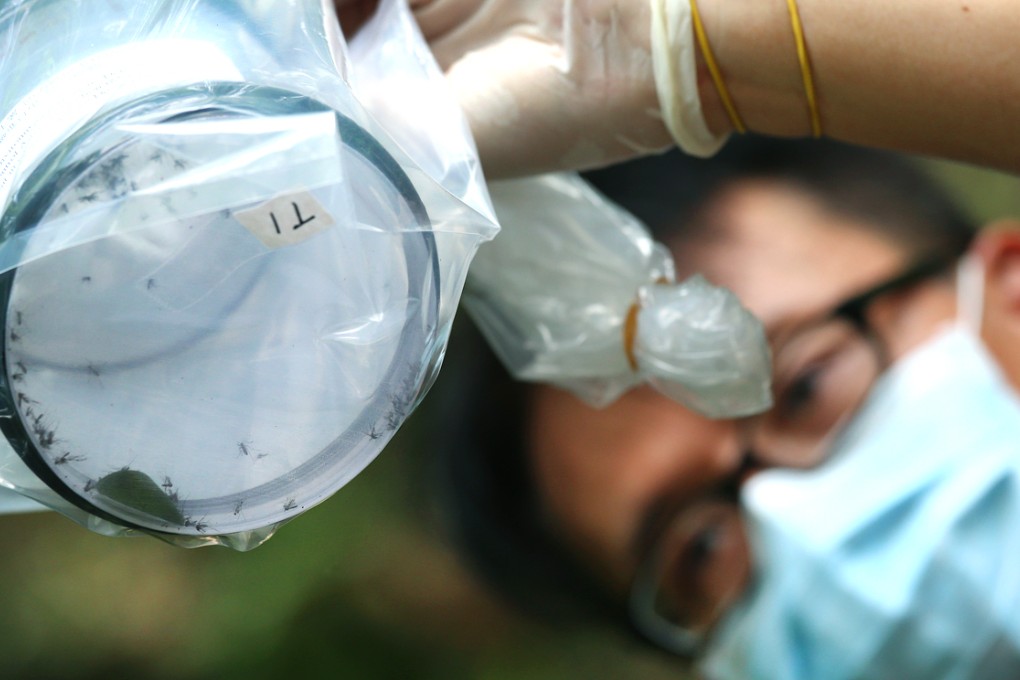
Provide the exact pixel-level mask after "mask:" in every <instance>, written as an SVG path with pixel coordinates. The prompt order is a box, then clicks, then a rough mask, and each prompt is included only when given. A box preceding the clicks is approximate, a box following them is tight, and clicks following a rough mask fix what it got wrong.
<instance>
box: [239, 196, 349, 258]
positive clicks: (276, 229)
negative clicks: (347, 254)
mask: <svg viewBox="0 0 1020 680" xmlns="http://www.w3.org/2000/svg"><path fill="white" fill-rule="evenodd" d="M234 219H236V220H237V221H238V222H240V223H241V224H242V225H243V226H244V228H245V229H247V230H248V231H250V232H251V233H252V234H254V235H255V236H256V237H257V238H258V240H260V241H262V243H263V244H265V246H266V247H267V248H273V249H275V248H282V247H284V246H292V245H296V244H298V243H301V242H302V241H307V240H308V239H310V238H311V237H312V236H315V235H316V234H319V233H321V232H323V231H326V230H327V229H329V228H330V227H332V226H333V225H334V224H336V220H334V219H333V216H332V215H330V214H329V212H327V211H326V209H325V208H324V207H323V206H322V204H321V203H320V202H319V201H318V199H317V198H315V196H313V195H312V194H310V193H308V192H307V191H299V192H295V193H292V194H286V195H284V196H277V197H276V198H274V199H273V200H271V201H267V202H266V203H263V204H261V205H258V206H256V207H254V208H249V209H247V210H238V211H237V212H235V213H234Z"/></svg>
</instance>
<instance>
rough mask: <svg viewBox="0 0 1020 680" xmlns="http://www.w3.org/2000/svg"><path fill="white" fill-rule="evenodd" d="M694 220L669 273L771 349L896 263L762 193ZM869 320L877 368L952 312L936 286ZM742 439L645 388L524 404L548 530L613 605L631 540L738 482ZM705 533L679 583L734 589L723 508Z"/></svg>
mask: <svg viewBox="0 0 1020 680" xmlns="http://www.w3.org/2000/svg"><path fill="white" fill-rule="evenodd" d="M703 219H704V220H705V225H704V226H705V227H706V232H707V233H708V234H710V236H709V237H708V238H706V239H703V240H701V241H700V242H698V243H697V244H692V245H687V246H685V247H684V249H683V250H680V249H679V248H676V247H675V248H674V251H675V252H674V257H675V258H676V260H677V265H678V269H679V270H680V272H681V273H684V272H686V273H693V272H695V271H700V272H702V273H704V274H705V275H706V276H707V277H708V278H709V279H710V280H711V281H712V282H713V283H716V284H720V285H723V286H726V287H728V288H730V289H731V290H732V291H733V292H734V293H735V294H736V295H737V296H738V297H739V298H740V299H741V301H742V302H743V303H744V305H745V306H747V307H748V308H749V309H750V310H751V311H752V312H753V313H755V314H756V315H757V316H758V317H759V318H760V319H761V320H762V322H763V323H764V325H765V330H766V333H767V334H768V336H769V337H770V339H772V338H777V337H782V336H783V333H784V331H786V330H787V329H790V328H796V327H797V326H798V325H799V324H802V323H803V322H805V321H806V320H808V319H811V318H814V317H816V316H818V315H819V314H822V313H824V312H825V311H826V310H830V309H832V308H833V307H834V306H835V305H837V304H839V303H840V302H841V301H842V300H843V299H845V298H847V297H849V296H851V295H853V294H854V293H857V292H860V291H862V290H864V289H867V288H869V287H870V286H872V285H874V284H876V283H877V282H879V281H882V280H883V279H885V278H888V277H890V276H892V275H894V274H896V273H897V272H899V271H900V270H901V269H902V268H904V266H906V264H907V262H906V261H905V258H904V255H903V254H902V253H901V252H900V251H899V250H897V249H896V248H895V247H894V246H892V245H891V244H890V243H889V242H886V241H884V240H883V239H881V238H880V237H878V236H877V235H876V234H875V231H874V230H873V229H871V230H869V229H866V228H862V227H861V226H860V224H858V223H855V221H854V220H853V219H851V218H848V217H845V216H842V215H838V214H835V213H833V212H831V211H829V210H828V209H827V208H826V207H825V206H824V205H823V204H821V203H820V202H818V201H817V199H814V198H813V197H811V196H810V195H809V194H807V193H804V192H802V191H800V190H797V189H795V188H793V187H790V186H786V185H783V184H779V183H775V182H764V181H761V182H744V183H739V184H735V185H733V186H731V187H729V188H728V189H726V190H725V191H724V192H723V193H721V194H720V195H719V196H718V197H717V198H716V199H714V200H713V201H712V203H711V205H710V206H709V207H708V210H707V211H706V212H705V214H704V215H703ZM674 245H676V244H674ZM875 307H876V309H874V310H873V311H874V315H875V316H876V317H877V318H876V320H875V322H876V323H877V324H878V325H879V326H881V327H882V329H881V330H882V333H883V337H884V338H885V339H887V342H888V346H887V351H888V354H889V358H895V357H897V356H900V355H902V354H903V353H904V352H906V351H907V350H909V349H911V348H912V347H914V346H916V345H917V344H919V343H920V342H922V341H923V340H924V339H926V338H927V337H930V336H931V335H932V333H933V332H934V331H935V329H936V328H937V327H938V325H939V324H940V323H941V322H943V321H945V320H947V319H949V318H952V317H953V315H954V312H955V302H954V297H953V293H952V290H951V286H949V285H946V284H938V285H936V284H931V285H928V286H922V287H918V289H916V290H911V291H910V292H909V295H908V294H907V293H904V294H902V295H894V296H890V299H888V300H883V301H882V304H881V305H880V304H878V303H876V305H875ZM839 370H840V369H839V368H838V367H837V368H836V369H833V370H831V371H829V372H828V373H826V374H822V375H820V376H818V377H817V380H819V381H830V382H833V383H838V381H840V380H841V379H843V378H844V377H845V376H841V375H840V373H839ZM842 370H844V371H847V370H852V368H845V369H842ZM820 387H821V388H822V389H825V387H826V386H825V385H824V383H823V384H822V385H821V386H820ZM744 431H745V430H744V427H743V424H742V423H737V422H734V421H713V420H709V419H707V418H704V417H701V416H699V415H698V414H696V413H693V412H691V411H688V410H686V409H684V408H683V407H681V406H679V405H678V404H676V403H675V402H673V401H671V400H669V399H667V398H666V397H664V396H661V395H659V394H658V393H656V392H654V391H653V390H651V389H650V388H647V387H642V388H638V389H636V390H633V391H631V392H629V393H628V394H626V395H624V396H623V397H621V398H620V399H619V400H618V401H617V402H615V403H614V404H613V405H612V406H610V407H609V408H607V409H603V410H596V409H593V408H590V407H588V406H586V405H584V404H583V403H582V402H580V401H579V400H577V399H576V398H575V397H573V396H572V395H570V394H568V393H565V392H562V391H559V390H557V389H554V388H550V387H540V388H537V389H536V393H535V397H534V399H533V401H532V408H531V412H530V430H529V437H530V451H531V460H532V465H533V468H534V470H535V476H536V483H537V486H538V488H539V490H540V493H541V496H542V498H543V499H544V500H545V504H546V510H547V512H548V514H549V515H550V519H551V521H552V523H553V525H554V526H555V527H556V529H557V530H558V531H559V532H560V533H561V535H562V536H563V538H564V539H565V540H566V541H567V542H568V543H569V544H570V545H571V546H572V547H573V548H574V549H575V550H576V551H577V552H578V553H579V555H580V556H582V558H584V559H585V560H586V562H588V563H589V564H591V565H592V566H593V567H594V569H595V571H596V572H597V573H598V574H599V575H600V576H601V577H602V578H603V580H604V581H605V582H606V584H607V585H608V586H610V587H611V588H613V589H614V590H615V591H616V592H617V593H619V594H624V593H625V592H626V590H627V588H628V587H629V584H630V582H631V580H632V579H633V576H634V573H635V570H636V568H637V566H638V560H639V558H640V552H641V551H640V547H639V546H640V545H641V542H642V539H643V537H644V534H645V533H646V532H647V531H648V529H649V528H650V527H652V526H653V525H654V524H655V522H656V520H657V519H658V516H659V515H661V514H663V509H668V508H670V507H675V506H676V505H677V504H680V503H683V501H684V500H685V499H691V498H696V497H699V496H700V495H703V494H707V493H710V492H711V491H712V490H713V489H714V488H716V487H718V486H719V485H720V484H722V483H724V482H726V481H731V482H732V481H737V482H739V479H735V477H738V476H739V475H740V474H743V472H742V471H743V470H744V469H745V468H744V467H742V466H746V463H747V447H746V441H745V439H744V435H743V433H744ZM819 443H820V442H819ZM754 462H755V463H757V464H759V465H768V464H770V462H773V463H774V462H775V461H769V460H758V461H754ZM709 524H710V525H711V527H712V529H711V535H710V536H707V537H700V538H699V537H698V536H693V537H690V538H691V540H690V543H691V546H690V547H689V549H690V551H691V552H692V554H693V555H694V556H695V557H694V559H692V561H691V564H689V565H688V571H689V578H690V580H691V581H692V582H693V584H694V586H695V587H696V588H698V589H701V590H705V591H707V592H710V593H711V591H712V590H713V589H723V588H726V587H727V586H726V584H725V583H723V582H722V576H720V575H721V574H725V575H726V578H727V579H729V580H732V579H733V578H734V575H736V577H738V578H741V579H744V580H746V578H747V576H748V575H749V574H750V571H751V557H750V554H749V550H748V546H747V541H746V537H745V535H744V531H743V525H742V520H741V518H740V515H739V512H737V511H736V507H735V506H734V507H733V511H732V512H721V513H718V514H717V516H714V517H712V518H711V519H710V521H709ZM699 541H700V542H699Z"/></svg>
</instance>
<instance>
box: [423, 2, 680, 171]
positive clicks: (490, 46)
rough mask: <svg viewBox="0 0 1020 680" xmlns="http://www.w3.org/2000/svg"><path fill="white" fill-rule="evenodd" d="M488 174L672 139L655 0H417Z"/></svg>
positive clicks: (613, 154) (574, 164)
mask: <svg viewBox="0 0 1020 680" xmlns="http://www.w3.org/2000/svg"><path fill="white" fill-rule="evenodd" d="M412 6H413V7H414V14H415V17H416V18H417V19H418V23H419V25H420V26H421V28H422V31H423V33H424V34H425V38H426V40H428V41H429V44H430V45H431V47H432V50H433V52H434V53H435V55H436V58H437V59H438V61H439V63H440V65H441V66H442V67H443V68H444V70H446V71H447V75H448V79H449V82H450V83H451V85H452V87H453V88H454V91H455V95H456V97H457V98H458V100H459V101H460V103H461V105H462V107H463V108H464V110H465V112H466V114H467V117H468V120H469V122H470V124H471V127H472V130H473V131H474V134H475V139H476V141H477V143H478V146H479V152H480V155H481V158H482V164H483V166H484V168H485V171H486V174H487V175H488V176H490V177H505V176H514V175H524V174H533V173H536V172H539V171H545V170H551V169H568V168H573V169H580V168H588V167H595V166H600V165H606V164H609V163H612V162H615V161H619V160H623V159H625V158H628V157H632V156H636V155H640V154H646V153H651V152H653V151H658V150H661V149H664V148H667V147H668V146H670V144H671V142H672V140H671V137H670V133H669V131H668V130H667V128H666V126H665V124H664V123H663V121H662V118H661V116H660V114H659V103H658V97H657V94H656V88H655V82H654V77H653V74H652V58H651V42H650V41H651V14H650V7H649V4H648V0H415V1H414V2H412Z"/></svg>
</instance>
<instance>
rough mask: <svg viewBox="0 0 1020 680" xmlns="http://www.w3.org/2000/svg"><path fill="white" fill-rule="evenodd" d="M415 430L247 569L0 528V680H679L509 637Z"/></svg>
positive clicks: (1002, 197)
mask: <svg viewBox="0 0 1020 680" xmlns="http://www.w3.org/2000/svg"><path fill="white" fill-rule="evenodd" d="M931 166H932V168H933V169H934V170H935V172H936V173H937V174H938V175H939V176H941V177H943V178H945V179H946V180H947V181H948V182H949V183H950V190H951V191H954V192H956V193H957V194H958V195H959V196H960V197H961V198H962V199H963V200H964V201H965V202H966V203H967V204H968V205H969V206H970V208H971V210H972V212H973V214H974V215H975V216H976V217H977V218H979V219H981V220H986V219H992V218H995V217H1000V216H1003V215H1017V216H1020V183H1018V180H1017V178H1016V177H1011V176H1004V175H999V174H996V173H990V172H987V171H982V170H978V169H976V168H971V167H968V166H961V165H957V164H949V163H941V162H932V163H931ZM451 351H456V348H455V347H454V348H452V349H451ZM427 404H428V400H426V405H427ZM425 417H427V409H426V411H425V413H424V414H423V413H419V414H416V416H415V417H414V418H412V420H411V422H410V423H409V424H408V425H407V426H405V428H404V429H403V430H402V431H401V433H400V434H399V435H398V437H397V438H396V439H395V440H394V441H393V442H392V443H391V445H390V446H389V447H388V448H387V450H386V451H385V452H384V453H383V455H382V456H380V458H379V459H378V460H377V461H376V462H375V463H373V464H372V465H370V466H369V468H368V469H367V470H366V471H365V472H364V473H362V474H361V475H360V476H359V477H358V478H357V479H355V480H354V481H353V482H352V483H350V484H349V485H348V486H347V487H345V488H344V489H343V490H342V491H341V492H340V493H338V494H337V495H335V496H334V497H333V498H331V499H330V500H328V501H326V502H325V503H323V504H322V505H320V506H319V507H317V508H314V509H312V510H311V511H309V512H308V513H307V514H305V515H303V516H301V517H299V518H297V519H296V520H295V521H293V522H292V523H291V524H289V525H287V526H285V527H283V528H282V529H281V530H280V532H279V534H278V535H277V536H276V537H275V538H273V539H272V540H271V541H269V542H268V543H267V544H266V545H264V546H262V547H260V548H258V549H256V550H254V551H253V552H250V553H244V554H242V553H235V552H232V551H230V550H227V549H221V548H202V549H197V550H183V549H180V548H174V547H171V546H168V545H165V544H163V543H161V542H159V541H157V540H154V539H149V538H136V539H111V538H104V537H101V536H97V535H93V534H91V533H89V532H88V531H86V530H84V529H82V528H81V527H79V526H77V525H76V524H73V523H71V522H70V521H68V520H65V519H64V518H62V517H60V516H57V515H54V514H36V515H25V516H15V517H2V518H0V612H2V615H0V677H2V678H5V679H21V678H26V679H30V678H66V679H68V680H74V679H90V678H96V679H99V678H103V679H107V678H141V679H148V678H152V679H161V678H174V679H175V680H186V679H189V678H190V679H195V680H199V679H203V678H217V679H220V680H231V679H233V678H237V679H238V680H240V679H242V678H243V679H245V680H258V679H260V678H281V677H288V678H302V679H305V678H320V677H330V678H365V679H368V680H371V679H380V680H383V679H387V680H388V679H390V678H393V679H396V678H414V679H421V680H431V679H433V678H435V679H437V680H438V679H443V680H460V679H469V678H470V679H478V680H553V679H556V680H559V679H561V678H600V679H607V680H613V679H620V680H627V679H629V678H634V679H637V678H641V679H642V680H657V679H659V678H663V679H665V678H670V679H676V678H682V677H684V672H683V669H682V668H681V667H680V666H678V665H677V664H676V663H675V662H674V661H672V660H670V659H667V658H666V657H665V656H663V655H660V654H658V653H656V652H654V651H651V650H648V649H645V648H643V647H639V646H637V645H636V644H635V643H633V642H630V641H625V640H621V639H619V638H617V637H614V636H613V635H612V634H610V633H609V632H607V631H602V630H597V629H592V630H571V631H552V630H549V629H547V628H544V627H542V626H540V625H539V624H537V623H535V622H530V621H525V620H522V619H521V618H519V617H517V616H515V615H514V614H512V613H511V612H510V611H508V610H507V609H506V608H504V607H502V606H500V605H499V604H498V603H496V602H495V601H493V600H492V599H491V598H490V597H489V596H488V595H487V594H486V593H485V592H484V591H483V590H482V589H481V588H480V587H479V586H477V585H476V584H475V582H474V581H473V580H472V579H471V577H470V576H469V575H468V574H466V573H465V572H464V571H463V570H462V569H461V568H460V567H459V566H458V564H457V562H456V560H455V558H454V557H453V556H452V555H451V553H450V551H449V550H448V549H447V548H446V547H445V545H444V543H443V541H442V539H441V537H439V536H437V535H436V534H435V531H434V529H433V527H432V525H431V523H430V521H429V517H430V513H429V504H428V493H427V492H428V490H427V489H426V488H424V487H425V484H426V483H425V481H424V480H425V479H426V477H427V475H426V474H425V472H424V465H425V464H426V461H427V442H425V441H422V439H423V438H422V435H421V432H422V429H423V428H422V426H421V422H422V418H425Z"/></svg>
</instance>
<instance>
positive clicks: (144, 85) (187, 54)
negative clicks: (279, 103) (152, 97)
mask: <svg viewBox="0 0 1020 680" xmlns="http://www.w3.org/2000/svg"><path fill="white" fill-rule="evenodd" d="M208 80H219V81H240V80H242V77H241V73H240V71H238V69H237V66H235V65H234V62H233V61H231V60H230V58H229V57H228V56H227V55H225V54H224V53H223V52H222V51H220V49H219V48H217V47H216V46H215V45H213V44H211V43H208V42H202V41H200V40H186V39H174V38H169V39H160V40H150V41H146V42H139V43H130V44H127V45H121V46H119V47H114V48H111V49H108V50H104V51H102V52H97V53H96V54H92V55H89V56H87V57H85V58H83V59H81V60H79V61H77V62H76V63H74V64H73V65H71V66H68V67H67V68H66V69H64V70H62V71H60V72H59V73H57V74H56V75H54V76H52V77H50V78H48V79H47V80H45V81H44V82H43V83H41V84H40V85H38V86H36V87H35V88H34V89H33V90H32V91H31V92H29V93H28V94H27V95H26V96H25V97H23V98H22V99H21V100H20V101H19V102H18V103H17V104H15V105H14V107H13V108H12V109H11V110H10V112H8V113H7V115H6V116H4V118H3V120H0V206H4V205H5V204H6V203H7V198H8V196H9V195H10V193H11V185H12V184H13V183H14V182H15V181H16V180H17V179H18V177H19V176H20V175H21V173H22V172H24V171H25V170H26V169H28V168H30V167H31V166H32V165H33V164H34V163H35V162H36V161H38V160H39V158H40V157H41V156H42V155H43V154H45V153H47V152H48V151H49V150H50V149H52V148H53V147H54V146H55V145H56V143H58V142H59V141H60V140H61V139H62V138H63V137H65V136H67V134H68V133H69V132H71V131H72V130H74V129H75V128H77V127H79V126H81V125H82V124H83V123H85V122H86V121H87V120H88V119H90V118H91V117H93V116H94V115H96V114H97V113H98V112H99V111H100V109H102V108H103V107H104V106H106V105H107V104H109V103H112V102H115V101H117V100H119V99H123V98H125V97H129V96H140V95H142V94H144V93H146V92H157V91H159V90H164V89H167V88H169V87H174V86H176V85H190V84H192V83H196V82H205V81H208Z"/></svg>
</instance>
